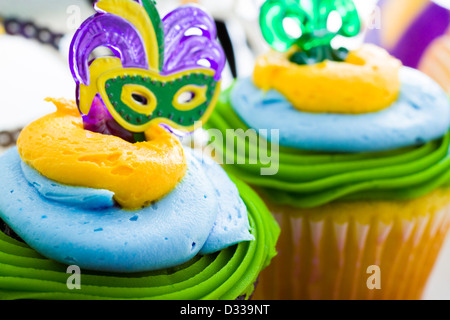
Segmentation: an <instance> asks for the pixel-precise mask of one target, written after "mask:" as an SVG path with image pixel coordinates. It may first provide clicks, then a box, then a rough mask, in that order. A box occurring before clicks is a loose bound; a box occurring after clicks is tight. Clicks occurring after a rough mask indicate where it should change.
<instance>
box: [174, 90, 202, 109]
mask: <svg viewBox="0 0 450 320" xmlns="http://www.w3.org/2000/svg"><path fill="white" fill-rule="evenodd" d="M206 90H207V87H206V86H196V85H187V86H184V87H182V88H181V89H180V90H178V92H177V93H176V94H175V96H174V97H173V101H172V103H173V106H174V107H175V108H176V109H178V110H182V111H186V110H191V109H194V108H196V107H198V106H199V105H201V104H202V103H204V102H206V100H207V99H206Z"/></svg>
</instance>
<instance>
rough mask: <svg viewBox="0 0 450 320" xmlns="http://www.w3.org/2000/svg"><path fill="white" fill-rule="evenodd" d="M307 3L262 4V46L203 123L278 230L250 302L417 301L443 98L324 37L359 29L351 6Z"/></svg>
mask: <svg viewBox="0 0 450 320" xmlns="http://www.w3.org/2000/svg"><path fill="white" fill-rule="evenodd" d="M309 3H310V6H309V7H301V6H299V5H298V4H297V3H296V2H294V1H278V0H269V1H266V3H265V4H264V5H263V7H262V9H261V27H262V32H263V35H264V37H265V39H266V40H267V42H268V43H269V44H270V45H271V47H272V49H273V50H271V51H270V52H268V53H265V54H263V55H262V56H260V57H258V58H257V60H256V63H255V67H254V73H253V76H252V77H249V78H242V79H238V80H236V81H235V83H234V84H233V85H232V86H231V87H230V88H228V89H227V90H225V91H224V92H223V93H222V94H221V97H220V99H219V103H218V105H217V107H216V111H215V112H214V114H213V115H212V117H211V119H210V120H209V122H208V124H207V127H208V128H210V130H209V132H210V133H211V135H213V136H214V137H215V138H214V139H213V140H214V142H212V143H211V144H210V145H208V148H209V149H208V150H212V151H213V152H214V154H215V158H216V160H217V161H219V162H221V163H223V165H224V168H225V169H226V170H227V172H229V173H231V174H232V175H235V176H238V177H239V178H240V179H242V180H243V181H244V182H246V183H248V184H250V185H251V186H252V187H253V189H254V190H256V191H257V192H258V193H259V194H260V195H261V196H262V197H263V199H264V201H265V202H266V204H267V205H268V207H269V209H270V210H271V212H272V214H273V215H274V217H275V218H276V219H277V221H278V222H279V224H280V227H281V234H280V238H279V241H278V243H277V252H278V254H277V257H276V258H275V259H274V261H273V262H272V263H271V265H270V266H269V267H268V268H267V269H266V270H265V271H264V272H263V273H262V275H261V277H260V282H259V291H258V292H257V293H256V295H255V297H254V298H255V299H420V297H421V294H422V292H423V289H424V286H425V284H426V282H427V278H428V276H429V274H430V271H431V270H432V268H433V265H434V262H435V260H436V256H437V255H438V253H439V250H440V247H441V244H442V242H443V240H444V238H445V236H446V234H447V230H448V226H449V219H450V213H449V212H448V210H449V209H450V189H449V188H448V185H449V179H450V174H449V168H450V157H449V153H448V150H449V146H450V145H449V143H450V140H449V139H450V133H449V124H450V117H449V116H450V105H449V100H448V97H447V95H446V93H445V92H444V90H443V89H442V88H441V87H440V86H439V85H438V84H437V83H435V82H434V81H433V80H432V79H431V78H429V77H428V76H426V75H424V74H423V73H421V72H420V71H417V70H415V69H411V68H409V67H405V66H403V65H402V64H401V62H400V61H399V60H397V59H396V58H394V57H392V56H390V55H389V54H388V53H387V52H386V51H385V50H384V49H381V48H379V47H377V46H375V45H371V44H363V45H361V46H360V47H359V48H356V49H354V50H348V49H344V48H340V47H339V46H337V47H336V46H335V45H331V43H332V40H333V43H335V42H334V40H336V39H339V38H343V39H345V37H352V36H356V35H357V34H358V33H359V31H360V29H361V26H360V23H359V19H358V13H357V12H356V9H355V6H354V4H353V3H352V2H351V1H343V2H340V4H339V5H338V4H334V3H328V4H324V3H323V2H320V1H311V2H309ZM302 4H304V3H303V2H302ZM319 5H322V7H320V10H319ZM332 12H334V13H336V12H338V13H339V14H340V16H341V22H342V24H341V26H340V28H337V29H335V30H334V31H333V30H330V29H331V28H330V29H328V28H327V22H328V19H329V18H330V16H329V14H331V13H332ZM289 20H290V23H291V24H292V22H294V23H295V24H296V26H297V30H300V31H301V32H298V33H299V34H300V35H301V36H300V37H298V36H297V37H294V36H293V35H294V32H293V31H292V30H294V31H295V30H296V29H295V28H290V29H288V28H287V25H288V24H287V23H286V21H289ZM336 35H338V36H340V37H339V38H334V37H335V36H336ZM339 40H341V39H339ZM219 133H222V135H225V134H226V133H228V136H227V138H228V137H231V138H234V141H233V143H230V140H229V139H227V140H226V142H225V141H223V140H220V139H218V138H217V137H219ZM231 133H234V134H233V135H231ZM231 140H232V139H231Z"/></svg>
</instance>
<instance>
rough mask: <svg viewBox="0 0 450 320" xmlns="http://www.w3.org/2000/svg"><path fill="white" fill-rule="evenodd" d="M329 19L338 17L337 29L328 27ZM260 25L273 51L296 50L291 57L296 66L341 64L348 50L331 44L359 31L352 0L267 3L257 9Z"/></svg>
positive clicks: (298, 0)
mask: <svg viewBox="0 0 450 320" xmlns="http://www.w3.org/2000/svg"><path fill="white" fill-rule="evenodd" d="M333 18H340V20H341V22H342V24H341V25H340V27H339V28H332V26H330V22H331V21H332V19H333ZM338 21H339V20H338ZM260 25H261V31H262V34H263V36H264V39H265V40H266V41H267V43H268V44H269V45H270V46H271V47H272V48H273V49H274V50H276V51H280V52H286V51H288V50H290V49H292V48H295V49H297V50H295V52H294V53H293V54H292V56H291V61H292V62H295V63H297V64H314V63H318V62H322V61H324V60H333V61H343V60H344V59H345V58H346V56H347V53H348V51H347V50H346V49H345V48H338V49H334V48H333V47H332V46H331V41H332V40H333V39H334V38H335V37H336V36H338V35H340V36H344V37H354V36H356V35H358V34H359V32H360V29H361V22H360V19H359V15H358V12H357V10H356V6H355V4H354V3H353V1H352V0H267V1H266V2H265V3H264V4H263V6H262V8H261V12H260ZM336 29H337V30H336Z"/></svg>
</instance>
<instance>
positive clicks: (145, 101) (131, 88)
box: [121, 84, 157, 116]
mask: <svg viewBox="0 0 450 320" xmlns="http://www.w3.org/2000/svg"><path fill="white" fill-rule="evenodd" d="M121 100H122V102H123V103H125V104H126V105H127V106H128V107H130V108H131V109H132V110H134V111H136V112H139V113H142V114H144V115H146V116H148V115H150V114H152V113H153V111H154V110H155V109H156V104H157V99H156V97H155V95H154V94H153V92H151V91H150V90H148V89H147V88H146V87H144V86H140V85H134V84H126V85H124V86H123V87H122V95H121Z"/></svg>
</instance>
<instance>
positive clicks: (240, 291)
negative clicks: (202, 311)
mask: <svg viewBox="0 0 450 320" xmlns="http://www.w3.org/2000/svg"><path fill="white" fill-rule="evenodd" d="M95 8H96V10H97V12H98V13H97V14H95V15H94V16H92V17H91V18H89V19H88V20H86V21H85V22H84V23H83V24H82V26H81V27H80V28H79V30H78V31H77V33H76V34H75V36H74V38H73V41H72V45H71V56H70V62H71V69H72V73H73V75H74V78H75V81H76V84H77V101H76V102H75V101H70V100H66V99H50V98H49V99H47V101H48V102H52V103H53V104H54V105H55V106H56V109H57V110H56V112H54V113H51V114H49V115H46V116H44V117H42V118H40V119H38V120H36V121H34V122H32V123H31V124H29V125H28V126H26V127H25V128H24V129H23V130H22V132H21V134H20V136H19V139H18V142H17V146H16V147H13V148H11V149H9V150H8V151H7V152H5V153H4V154H3V155H2V156H1V157H0V167H1V171H2V182H1V183H0V218H1V223H0V227H1V230H2V231H3V232H1V233H0V264H1V268H0V298H1V299H165V300H171V299H184V300H196V299H226V300H235V299H249V298H250V297H251V296H252V294H253V291H254V288H255V284H256V282H257V279H258V276H259V273H260V271H261V270H262V269H264V268H265V267H266V266H267V265H268V264H269V263H270V260H271V259H272V257H273V256H274V255H275V253H276V252H275V243H276V240H277V237H278V232H279V227H278V225H277V224H276V221H275V220H274V219H273V217H272V216H271V214H270V212H269V211H268V210H267V207H266V206H265V204H264V202H263V201H262V200H261V199H260V198H259V197H258V195H257V194H256V193H255V192H254V191H252V189H250V188H249V187H248V186H247V185H246V184H245V183H244V182H241V181H240V180H238V179H236V178H235V177H234V176H232V175H227V174H226V172H225V171H224V170H223V169H222V168H221V167H220V166H219V165H218V164H217V163H215V162H214V161H213V160H212V159H210V158H207V157H205V156H204V155H203V154H201V153H198V152H196V151H194V150H192V149H190V148H188V147H186V146H183V145H182V143H181V142H180V137H179V135H183V134H188V133H189V132H190V131H191V120H192V123H193V122H195V121H199V120H201V121H206V119H207V117H208V116H209V114H210V113H211V110H212V108H214V105H215V101H214V99H215V98H214V97H216V92H218V91H219V90H220V89H219V88H220V72H221V69H222V66H223V62H221V61H222V60H221V59H222V52H221V50H220V47H219V45H218V43H217V42H216V40H215V38H216V37H215V28H214V24H213V22H212V20H211V18H210V17H209V16H208V15H207V14H206V13H205V12H203V11H202V10H201V9H200V8H198V7H193V6H183V7H180V8H179V9H177V10H175V11H173V12H171V13H169V14H168V15H167V16H166V17H165V18H164V19H163V20H161V19H160V18H159V15H158V13H157V11H156V8H155V7H154V3H153V2H152V1H146V0H143V1H139V2H135V1H129V0H102V1H99V2H97V3H96V5H95ZM192 28H196V29H197V31H198V30H201V31H202V32H203V34H201V35H199V34H198V33H197V34H192V35H191V36H189V35H188V34H187V33H186V31H187V30H188V29H192ZM200 43H201V44H202V49H201V50H199V49H198V45H199V44H200ZM100 46H105V47H109V48H111V50H112V51H113V52H114V54H115V55H117V57H101V58H97V59H95V60H93V61H89V56H90V53H91V52H92V51H93V50H94V49H95V48H97V47H100ZM174 48H177V50H179V51H176V50H175V51H173V50H174ZM181 52H182V56H178V54H181ZM164 57H165V58H164ZM179 58H181V59H179ZM184 58H186V59H187V60H183V59H184ZM171 59H172V60H171ZM201 59H206V60H207V61H209V63H210V64H209V65H208V67H204V66H203V67H200V66H194V62H196V61H198V60H201ZM185 92H188V93H191V96H190V98H189V99H187V100H181V99H178V98H179V97H180V96H182V94H183V93H185ZM168 102H172V103H168ZM182 118H184V119H185V120H186V121H184V120H183V119H182Z"/></svg>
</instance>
